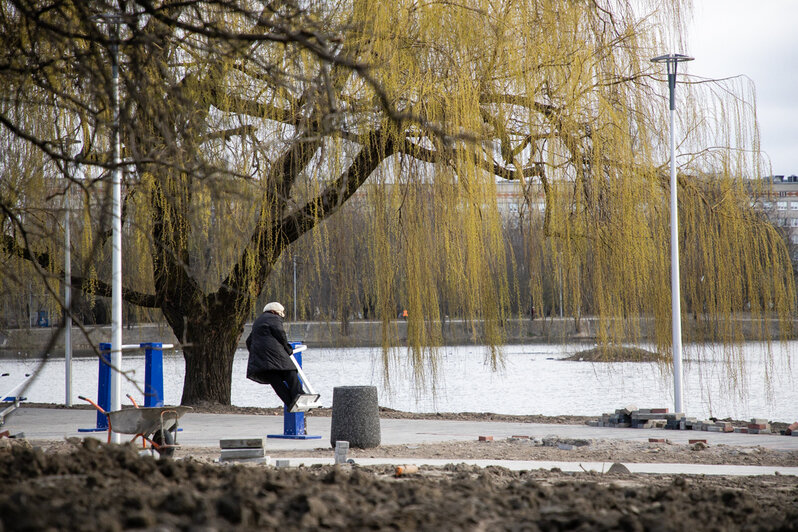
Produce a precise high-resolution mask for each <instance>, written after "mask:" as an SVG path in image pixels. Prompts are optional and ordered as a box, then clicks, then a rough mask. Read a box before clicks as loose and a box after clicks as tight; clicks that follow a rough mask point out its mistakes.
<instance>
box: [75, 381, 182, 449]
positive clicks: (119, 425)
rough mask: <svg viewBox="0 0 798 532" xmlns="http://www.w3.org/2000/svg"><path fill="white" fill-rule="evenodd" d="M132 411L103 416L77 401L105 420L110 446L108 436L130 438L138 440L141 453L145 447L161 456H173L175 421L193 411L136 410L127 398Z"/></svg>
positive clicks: (180, 409) (175, 445) (145, 408)
mask: <svg viewBox="0 0 798 532" xmlns="http://www.w3.org/2000/svg"><path fill="white" fill-rule="evenodd" d="M127 397H128V399H130V400H131V401H132V402H133V406H134V408H127V409H123V410H115V411H113V412H106V411H105V409H103V408H102V407H101V406H100V405H98V404H97V403H95V402H94V401H92V400H91V399H89V398H87V397H83V396H82V395H80V396H78V399H81V400H82V401H86V402H87V403H91V405H92V406H93V407H94V408H96V409H97V410H99V411H100V412H102V413H103V414H105V415H106V416H107V417H108V442H109V443H110V442H111V432H119V433H121V434H133V435H134V436H133V439H131V440H130V441H136V438H139V437H140V438H141V444H142V447H143V448H144V449H146V448H147V443H149V444H150V446H151V448H152V449H155V450H156V451H157V452H158V454H159V455H160V456H172V455H174V453H175V449H176V448H177V447H178V446H177V436H176V435H177V420H178V419H179V418H180V417H182V416H183V414H185V413H186V412H189V411H191V410H193V409H192V408H191V407H190V406H150V407H144V408H139V406H138V405H137V404H136V401H135V400H133V398H132V397H130V395H128V396H127Z"/></svg>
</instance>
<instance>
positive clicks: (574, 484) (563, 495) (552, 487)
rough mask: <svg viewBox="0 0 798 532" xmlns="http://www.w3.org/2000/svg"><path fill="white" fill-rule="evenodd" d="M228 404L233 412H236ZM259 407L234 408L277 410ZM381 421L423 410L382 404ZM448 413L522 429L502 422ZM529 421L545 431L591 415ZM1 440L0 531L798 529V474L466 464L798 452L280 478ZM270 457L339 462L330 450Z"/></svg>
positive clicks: (574, 443)
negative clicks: (523, 465)
mask: <svg viewBox="0 0 798 532" xmlns="http://www.w3.org/2000/svg"><path fill="white" fill-rule="evenodd" d="M220 408H221V410H222V411H226V412H228V413H233V409H230V407H220ZM252 410H253V409H243V410H242V409H235V411H242V412H243V411H246V413H260V414H266V415H268V414H272V413H273V412H271V411H270V410H268V409H266V410H263V409H254V410H256V411H252ZM200 411H203V410H202V409H201V410H200ZM204 411H220V410H219V407H214V408H209V409H206V410H204ZM313 415H324V412H321V413H319V412H314V414H313ZM381 416H383V417H410V416H414V415H413V414H407V413H401V412H395V411H390V410H387V409H382V411H381ZM446 416H448V415H435V416H434V417H436V418H446ZM451 416H456V417H457V418H458V419H490V418H491V417H492V418H493V419H495V420H512V421H520V420H521V419H519V417H516V416H495V415H492V414H452V415H451ZM468 416H473V417H468ZM527 417H528V418H530V419H528V420H527V421H529V422H535V421H536V422H544V421H545V422H548V423H553V422H562V423H584V421H585V420H587V419H590V418H575V417H569V416H559V417H558V418H543V417H541V416H525V418H527ZM449 419H452V417H449ZM558 420H559V421H558ZM619 430H623V429H619ZM663 432H664V433H666V431H663ZM665 435H666V434H665ZM0 442H2V443H0V485H1V486H2V489H0V532H6V531H17V530H25V531H28V530H30V531H33V530H36V531H38V530H78V529H79V530H111V531H114V530H152V531H155V530H158V531H169V530H205V531H212V530H272V529H280V530H317V529H332V530H364V529H365V530H488V529H498V530H566V529H568V530H572V529H582V530H617V529H623V530H685V529H689V528H694V529H696V530H754V529H755V530H796V529H798V477H794V476H780V475H774V476H760V477H722V476H689V475H648V474H629V473H615V472H604V473H595V472H584V473H565V472H562V471H557V470H554V471H548V470H535V471H522V472H514V471H509V470H506V469H503V468H495V467H489V468H484V469H481V468H478V467H474V466H467V465H464V464H462V463H458V460H461V459H466V458H492V459H522V460H565V461H615V462H681V463H709V464H711V463H718V464H751V465H790V466H795V465H798V453H794V452H789V453H788V452H777V451H771V450H767V449H762V448H756V447H755V448H751V449H743V448H734V447H730V446H725V445H717V446H708V447H705V448H703V447H702V446H698V447H696V446H688V445H676V444H668V443H636V442H620V441H607V440H562V439H559V440H558V439H554V438H544V439H543V440H534V439H523V438H522V439H508V440H497V441H493V442H476V441H474V442H460V443H445V444H434V445H432V444H431V445H417V446H407V445H401V446H383V447H379V448H377V449H367V450H361V449H350V452H349V457H351V458H353V459H354V461H355V464H354V465H345V466H318V467H300V468H281V469H277V468H274V467H271V466H264V465H256V464H229V463H222V464H220V463H217V462H216V461H215V460H216V458H218V456H219V449H207V448H205V449H201V448H181V449H180V450H178V452H177V453H176V456H175V459H155V458H153V457H151V456H139V454H138V449H137V448H135V449H134V448H133V447H130V446H128V445H121V446H119V445H105V444H103V443H100V442H99V441H98V440H96V439H91V438H89V439H86V440H80V439H72V440H70V441H62V442H26V441H24V440H23V441H13V440H9V439H3V440H0ZM320 447H321V446H320ZM269 454H270V456H271V457H272V458H278V457H280V456H291V455H292V454H293V455H299V454H301V455H304V456H307V455H314V454H315V455H317V456H328V457H331V456H332V450H331V449H329V448H320V449H318V450H316V451H312V452H308V451H303V452H301V453H280V454H278V453H274V452H270V453H269ZM372 456H373V457H389V458H390V457H395V458H397V459H398V458H402V459H412V458H451V460H452V464H450V465H448V466H445V467H442V468H432V467H426V466H422V467H420V468H419V472H418V473H415V474H411V475H404V476H401V477H398V478H397V477H396V476H395V475H394V467H393V466H392V465H391V466H380V467H361V466H359V465H357V459H358V458H360V457H372ZM409 462H410V463H412V462H411V461H409ZM402 463H403V464H404V463H408V461H404V460H403V461H402ZM396 465H399V464H396Z"/></svg>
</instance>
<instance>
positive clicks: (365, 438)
mask: <svg viewBox="0 0 798 532" xmlns="http://www.w3.org/2000/svg"><path fill="white" fill-rule="evenodd" d="M330 425H331V426H330V445H331V446H332V447H335V442H336V441H339V440H342V441H348V442H349V446H350V447H358V448H360V449H369V448H371V447H379V445H380V408H379V405H378V404H377V387H376V386H338V387H336V388H333V404H332V420H331V421H330Z"/></svg>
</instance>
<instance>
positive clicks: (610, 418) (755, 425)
mask: <svg viewBox="0 0 798 532" xmlns="http://www.w3.org/2000/svg"><path fill="white" fill-rule="evenodd" d="M587 424H588V425H590V426H591V427H615V428H633V429H656V428H661V429H666V430H701V431H707V432H738V433H745V434H774V433H775V432H774V431H773V430H772V429H771V426H770V423H769V422H768V420H767V419H761V418H753V419H751V422H750V423H747V424H746V425H744V426H734V425H733V424H732V423H731V422H730V421H716V420H699V419H698V418H695V417H687V416H685V415H684V414H683V413H681V412H673V413H672V412H668V409H667V408H637V407H636V406H626V407H624V408H618V409H616V410H615V412H613V413H607V414H602V415H601V418H600V419H598V420H596V421H588V422H587ZM783 433H784V434H785V435H787V436H790V435H792V436H798V422H795V423H793V424H792V425H790V426H789V427H788V428H787V430H786V431H783Z"/></svg>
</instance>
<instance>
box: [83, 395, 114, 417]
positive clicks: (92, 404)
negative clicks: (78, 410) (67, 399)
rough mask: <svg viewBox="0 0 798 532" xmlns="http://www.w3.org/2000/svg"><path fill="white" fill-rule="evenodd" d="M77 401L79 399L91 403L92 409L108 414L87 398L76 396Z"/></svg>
mask: <svg viewBox="0 0 798 532" xmlns="http://www.w3.org/2000/svg"><path fill="white" fill-rule="evenodd" d="M78 399H80V400H81V401H86V402H87V403H91V406H93V407H94V408H96V409H97V410H99V411H100V412H102V413H103V414H107V413H108V412H106V411H105V410H104V409H103V407H101V406H100V405H98V404H97V403H95V402H94V401H92V400H91V399H89V398H88V397H83V396H82V395H78Z"/></svg>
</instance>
